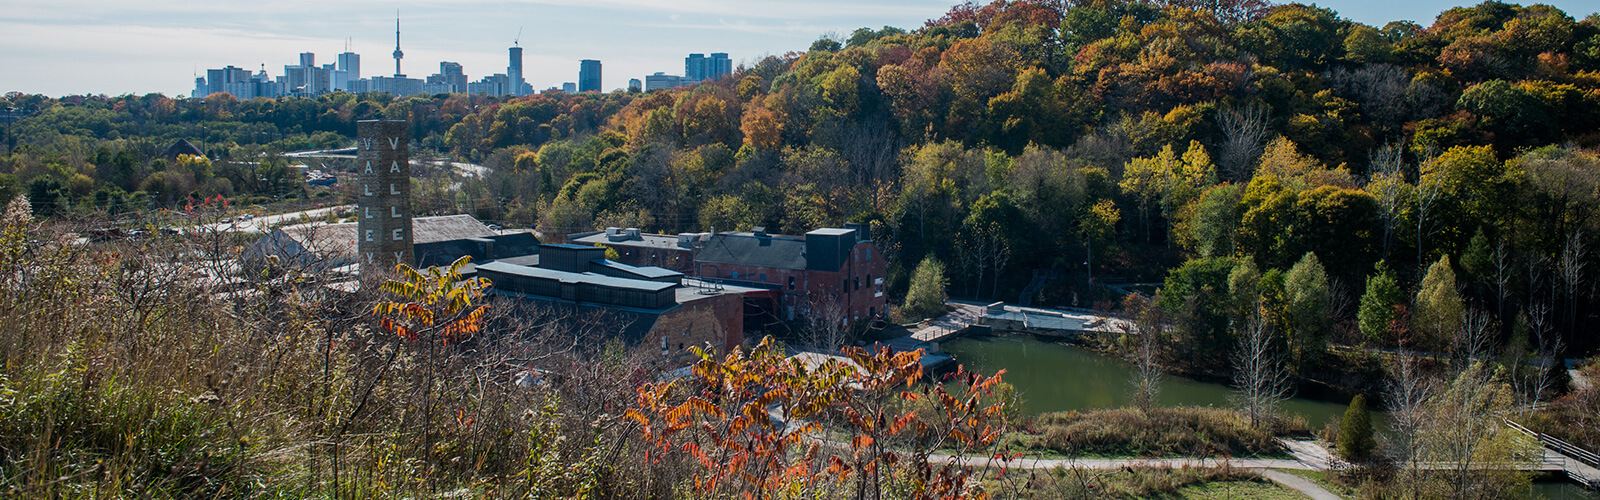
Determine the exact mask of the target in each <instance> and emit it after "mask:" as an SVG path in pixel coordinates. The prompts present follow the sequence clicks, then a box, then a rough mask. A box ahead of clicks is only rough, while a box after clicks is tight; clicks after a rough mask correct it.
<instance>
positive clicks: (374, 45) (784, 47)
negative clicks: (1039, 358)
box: [0, 0, 1600, 96]
mask: <svg viewBox="0 0 1600 500" xmlns="http://www.w3.org/2000/svg"><path fill="white" fill-rule="evenodd" d="M5 3H6V5H5V7H4V8H0V68H4V70H3V71H0V92H10V91H21V92H26V93H40V94H45V95H50V96H62V95H69V94H110V95H120V94H130V93H131V94H145V93H151V92H160V93H164V94H167V95H169V96H179V95H188V93H189V91H190V90H191V89H193V88H194V76H195V75H196V73H199V74H200V75H202V76H203V75H204V73H205V70H206V69H207V68H220V67H223V66H227V65H233V66H238V67H242V68H247V69H250V70H251V71H252V72H254V71H256V70H259V69H260V68H261V67H262V65H263V64H265V65H266V68H267V73H268V74H270V75H272V76H273V78H274V79H276V78H277V77H278V75H280V74H282V73H283V67H284V66H285V65H293V64H298V61H299V56H298V54H299V53H301V52H313V53H316V55H317V56H316V63H317V64H319V65H321V64H327V63H331V62H334V60H335V56H336V54H338V53H340V52H343V51H344V50H345V44H346V40H347V39H348V40H349V41H350V42H349V43H350V49H351V50H352V51H354V52H356V53H359V54H361V70H362V76H364V77H366V76H372V75H389V74H391V73H393V67H394V60H393V59H392V58H391V57H390V52H392V51H393V50H394V22H395V15H396V12H397V11H398V14H399V17H400V23H401V32H402V33H401V42H400V43H401V49H402V50H404V52H405V58H404V59H403V61H402V65H403V67H402V69H403V70H404V71H405V73H406V74H407V75H408V76H411V77H414V78H416V77H425V76H427V75H430V74H433V73H436V72H438V69H439V62H440V61H453V62H458V63H461V65H462V66H463V68H464V70H465V72H466V73H467V76H468V77H469V78H470V79H472V80H474V81H476V80H477V79H478V78H481V77H482V76H484V75H488V74H493V73H504V72H505V71H506V66H507V52H506V48H508V47H510V46H511V45H512V43H513V42H514V41H515V42H517V43H519V44H520V45H521V46H522V47H523V65H524V68H525V69H524V71H523V73H524V76H525V78H526V79H527V80H528V82H529V83H530V84H532V85H533V86H534V88H535V89H545V88H549V87H555V86H560V85H561V83H563V82H575V81H577V77H578V61H579V60H581V59H599V60H601V62H602V65H603V69H602V76H603V81H602V88H604V89H606V90H611V89H618V88H625V87H626V86H627V84H628V80H629V79H630V78H639V79H641V80H642V79H643V78H644V75H647V74H651V73H654V72H657V71H661V72H665V73H667V74H673V75H682V74H683V59H684V57H686V56H687V55H688V54H689V53H707V54H709V53H712V52H726V53H728V54H729V57H730V58H732V59H733V61H734V64H735V65H736V66H737V65H739V64H741V63H753V62H755V61H758V60H760V59H761V58H763V57H765V56H767V55H781V54H783V53H785V52H790V51H803V50H805V49H806V48H808V47H810V45H811V42H813V41H815V40H817V39H818V38H820V37H823V36H829V35H832V36H835V37H838V38H843V37H848V36H849V34H850V32H851V31H854V30H855V29H856V28H860V27H873V28H878V27H882V26H896V27H901V28H905V29H914V28H917V27H920V26H922V23H923V22H924V21H926V20H928V19H932V18H937V17H939V16H941V15H942V14H943V13H944V12H945V11H947V10H949V8H950V6H951V5H953V4H955V3H956V0H821V1H808V2H794V1H777V0H394V1H384V2H379V1H376V0H332V1H329V0H260V1H250V2H245V1H238V0H140V1H137V2H135V1H129V0H7V1H6V2H5ZM1463 3H1464V2H1462V1H1460V0H1454V1H1452V0H1327V1H1321V2H1317V4H1318V5H1320V6H1322V7H1327V8H1332V9H1334V10H1336V11H1338V12H1339V13H1340V14H1341V15H1342V16H1344V17H1348V18H1350V19H1353V20H1356V21H1360V22H1363V23H1366V24H1371V25H1376V26H1381V25H1383V24H1385V23H1387V22H1389V21H1395V20H1402V19H1404V20H1411V21H1416V22H1418V23H1419V24H1422V25H1424V26H1426V25H1429V24H1431V23H1432V20H1433V18H1434V16H1436V15H1437V14H1438V13H1439V12H1440V11H1442V10H1444V9H1447V8H1449V7H1451V6H1454V5H1461V4H1463ZM1545 3H1549V4H1551V5H1554V6H1556V7H1559V8H1561V9H1563V10H1565V11H1566V12H1567V13H1568V14H1570V15H1572V16H1573V17H1574V18H1578V19H1582V18H1583V17H1584V16H1587V15H1589V14H1591V13H1594V12H1596V10H1597V7H1600V6H1597V4H1596V2H1594V0H1550V1H1547V2H1545ZM519 32H520V33H521V34H520V38H519V35H518V33H519Z"/></svg>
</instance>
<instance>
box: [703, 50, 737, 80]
mask: <svg viewBox="0 0 1600 500" xmlns="http://www.w3.org/2000/svg"><path fill="white" fill-rule="evenodd" d="M706 67H707V69H708V70H710V71H708V72H707V73H706V78H708V79H711V80H721V79H722V77H724V76H727V75H731V74H733V60H732V59H728V53H727V52H712V53H711V58H710V59H707V60H706Z"/></svg>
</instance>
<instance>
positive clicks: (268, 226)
mask: <svg viewBox="0 0 1600 500" xmlns="http://www.w3.org/2000/svg"><path fill="white" fill-rule="evenodd" d="M341 209H351V210H354V209H355V205H338V206H332V207H322V208H313V209H311V210H303V211H299V212H290V213H286V214H277V215H263V216H260V217H256V218H254V219H250V220H245V221H241V220H237V219H234V220H233V222H227V223H223V222H218V223H215V224H204V225H201V226H199V227H189V228H184V232H190V231H196V230H199V231H204V232H213V231H215V232H224V231H233V232H242V233H267V232H270V231H272V226H274V225H277V224H280V223H284V222H293V221H296V220H298V219H300V218H302V217H303V218H306V219H315V218H319V217H322V216H324V215H327V214H329V213H331V212H334V211H337V210H341Z"/></svg>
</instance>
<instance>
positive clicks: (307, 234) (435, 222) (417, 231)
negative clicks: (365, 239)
mask: <svg viewBox="0 0 1600 500" xmlns="http://www.w3.org/2000/svg"><path fill="white" fill-rule="evenodd" d="M356 226H357V224H356V223H354V222H342V223H338V224H327V223H322V222H311V223H306V224H296V225H293V226H287V227H284V228H281V231H283V233H284V234H286V235H288V236H289V237H290V238H293V239H294V240H295V241H296V242H298V243H300V245H301V246H304V247H306V248H307V249H310V250H312V251H314V252H317V253H320V254H336V255H341V256H346V257H352V258H353V257H355V255H356ZM411 231H412V241H413V242H414V243H416V244H419V245H425V244H429V243H438V242H443V241H450V240H461V239H469V238H492V237H494V236H496V234H495V232H494V230H492V229H489V227H488V226H485V225H483V223H482V222H478V219H474V218H472V216H471V215H441V216H437V217H417V218H415V219H412V220H411Z"/></svg>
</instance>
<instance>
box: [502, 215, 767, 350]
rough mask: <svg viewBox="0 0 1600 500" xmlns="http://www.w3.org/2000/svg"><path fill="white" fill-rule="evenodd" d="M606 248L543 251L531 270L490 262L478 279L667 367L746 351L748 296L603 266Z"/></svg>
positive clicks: (674, 275)
mask: <svg viewBox="0 0 1600 500" xmlns="http://www.w3.org/2000/svg"><path fill="white" fill-rule="evenodd" d="M605 251H606V249H605V248H601V247H594V246H585V245H567V244H553V245H552V244H546V245H540V247H539V259H538V263H537V264H536V265H522V264H515V263H510V262H489V263H485V264H482V265H479V266H477V268H476V269H475V272H476V273H477V275H478V276H480V277H484V278H488V279H489V280H490V281H492V282H493V283H494V287H493V292H492V293H496V294H501V295H508V296H512V297H518V298H523V299H527V300H535V301H540V302H544V303H547V304H549V305H550V306H552V307H561V308H570V309H572V310H573V312H574V313H576V314H578V315H582V316H586V317H593V318H597V319H598V320H600V321H604V322H606V323H608V324H609V328H610V329H611V331H612V335H614V336H615V337H617V338H620V339H622V340H623V341H625V342H627V343H628V344H629V345H634V346H643V347H645V348H647V349H649V350H650V351H652V352H654V351H655V350H656V348H659V349H660V354H659V356H660V357H659V358H656V359H654V360H652V363H657V364H660V365H662V366H665V367H682V366H686V365H688V364H690V363H692V362H694V361H695V359H696V358H695V357H694V355H693V352H692V351H691V350H690V348H693V347H710V348H712V349H715V350H717V351H718V352H727V351H728V350H729V349H731V348H732V347H734V346H739V345H742V344H743V343H744V328H745V321H744V319H745V304H744V302H745V299H746V294H747V293H757V294H761V293H763V291H762V290H752V289H746V288H741V287H716V288H712V287H698V286H687V285H685V284H684V279H683V278H684V276H683V274H682V273H678V272H674V271H670V270H667V269H662V268H658V267H639V266H631V265H628V264H623V263H620V262H616V261H611V260H606V258H605Z"/></svg>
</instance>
